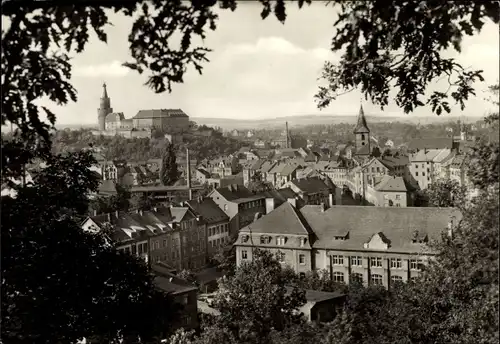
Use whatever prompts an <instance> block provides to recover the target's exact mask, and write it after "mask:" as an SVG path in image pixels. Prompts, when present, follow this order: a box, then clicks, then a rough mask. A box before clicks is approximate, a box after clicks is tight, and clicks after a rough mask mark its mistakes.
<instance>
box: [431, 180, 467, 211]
mask: <svg viewBox="0 0 500 344" xmlns="http://www.w3.org/2000/svg"><path fill="white" fill-rule="evenodd" d="M425 195H426V198H427V199H428V201H429V205H430V206H431V207H463V206H464V205H465V204H464V202H465V201H466V196H467V188H466V187H465V186H463V185H460V184H459V183H458V182H457V181H456V180H449V179H440V180H437V181H435V182H433V183H432V184H431V185H429V187H428V188H427V189H426V190H425Z"/></svg>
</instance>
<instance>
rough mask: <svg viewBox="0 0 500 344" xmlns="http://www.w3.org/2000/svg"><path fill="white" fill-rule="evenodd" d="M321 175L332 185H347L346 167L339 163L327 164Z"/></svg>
mask: <svg viewBox="0 0 500 344" xmlns="http://www.w3.org/2000/svg"><path fill="white" fill-rule="evenodd" d="M321 173H323V174H324V175H326V176H327V177H328V178H330V180H331V181H332V183H333V184H335V185H336V186H338V187H343V186H344V185H346V184H347V167H346V166H345V165H344V164H343V163H342V162H340V161H332V162H330V163H328V165H326V166H325V167H324V168H323V169H321Z"/></svg>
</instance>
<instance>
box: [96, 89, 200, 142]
mask: <svg viewBox="0 0 500 344" xmlns="http://www.w3.org/2000/svg"><path fill="white" fill-rule="evenodd" d="M102 87H103V91H102V97H101V100H100V103H99V105H100V106H99V108H98V109H97V119H98V126H99V130H98V131H96V132H95V134H96V135H105V136H115V135H121V136H125V137H150V136H151V132H152V131H153V130H154V129H158V130H160V131H162V132H163V133H165V134H175V135H177V134H182V133H183V132H187V131H189V130H190V129H191V128H190V122H189V116H188V115H186V114H185V113H184V111H182V110H181V109H152V110H140V111H139V112H138V113H137V114H136V115H135V116H134V117H132V118H125V116H124V114H123V112H113V108H112V107H111V99H110V97H109V96H108V90H107V88H106V84H105V83H104V84H103V85H102Z"/></svg>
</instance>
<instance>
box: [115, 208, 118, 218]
mask: <svg viewBox="0 0 500 344" xmlns="http://www.w3.org/2000/svg"><path fill="white" fill-rule="evenodd" d="M115 215H116V218H118V210H116V211H115Z"/></svg>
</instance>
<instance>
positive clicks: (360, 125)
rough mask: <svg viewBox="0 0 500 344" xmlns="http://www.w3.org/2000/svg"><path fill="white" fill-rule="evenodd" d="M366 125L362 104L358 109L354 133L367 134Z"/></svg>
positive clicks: (368, 130)
mask: <svg viewBox="0 0 500 344" xmlns="http://www.w3.org/2000/svg"><path fill="white" fill-rule="evenodd" d="M369 132H370V129H368V125H367V124H366V118H365V111H364V110H363V104H361V105H360V107H359V113H358V121H357V123H356V128H354V133H355V134H357V133H369Z"/></svg>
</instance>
